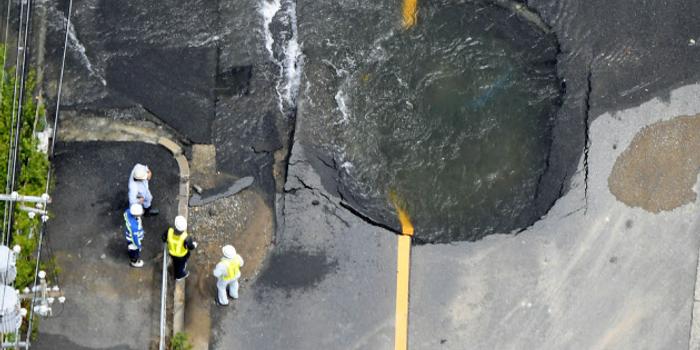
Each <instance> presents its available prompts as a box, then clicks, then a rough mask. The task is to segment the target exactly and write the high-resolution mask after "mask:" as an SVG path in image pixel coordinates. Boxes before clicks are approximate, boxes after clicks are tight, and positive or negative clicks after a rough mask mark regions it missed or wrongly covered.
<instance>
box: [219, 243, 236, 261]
mask: <svg viewBox="0 0 700 350" xmlns="http://www.w3.org/2000/svg"><path fill="white" fill-rule="evenodd" d="M221 252H222V253H224V257H226V258H229V259H233V258H234V257H235V256H236V248H234V247H233V246H232V245H230V244H227V245H225V246H224V247H223V248H221Z"/></svg>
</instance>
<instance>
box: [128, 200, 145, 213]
mask: <svg viewBox="0 0 700 350" xmlns="http://www.w3.org/2000/svg"><path fill="white" fill-rule="evenodd" d="M129 212H130V213H131V215H134V216H141V215H143V206H142V205H141V204H138V203H134V204H132V205H131V206H130V207H129Z"/></svg>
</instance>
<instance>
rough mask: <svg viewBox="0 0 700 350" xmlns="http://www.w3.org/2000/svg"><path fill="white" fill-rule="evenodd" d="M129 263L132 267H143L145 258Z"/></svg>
mask: <svg viewBox="0 0 700 350" xmlns="http://www.w3.org/2000/svg"><path fill="white" fill-rule="evenodd" d="M129 264H131V267H143V260H141V259H139V260H137V261H131V262H129Z"/></svg>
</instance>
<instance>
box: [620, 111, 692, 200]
mask: <svg viewBox="0 0 700 350" xmlns="http://www.w3.org/2000/svg"><path fill="white" fill-rule="evenodd" d="M698 149H700V114H698V115H695V116H680V117H677V118H674V119H672V120H668V121H662V122H658V123H654V124H652V125H649V126H647V127H645V128H644V129H642V130H641V131H640V132H639V133H637V135H635V137H634V139H633V140H632V143H631V144H630V146H629V147H628V148H627V149H626V150H625V151H624V152H622V154H621V155H620V156H619V157H618V158H617V160H616V161H615V165H614V166H613V170H612V172H611V174H610V177H608V187H609V188H610V192H611V193H612V194H613V195H615V197H616V198H617V199H618V200H619V201H621V202H623V203H625V204H627V205H629V206H632V207H641V208H642V209H644V210H647V211H650V212H653V213H658V212H661V211H665V210H672V209H674V208H678V207H680V206H681V205H684V204H688V203H691V202H693V201H695V199H696V197H697V194H696V193H695V192H694V191H693V186H694V185H695V183H696V182H697V175H698V169H699V168H700V152H698Z"/></svg>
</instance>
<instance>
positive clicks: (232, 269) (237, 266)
mask: <svg viewBox="0 0 700 350" xmlns="http://www.w3.org/2000/svg"><path fill="white" fill-rule="evenodd" d="M221 252H222V253H223V254H224V258H223V259H221V261H220V262H219V263H218V264H216V267H215V268H214V277H216V278H217V281H216V289H218V292H219V293H218V300H217V301H218V302H219V305H223V306H226V305H228V298H227V297H226V290H227V289H228V296H230V297H231V298H233V299H238V279H239V278H240V277H241V267H242V266H243V258H241V256H240V255H238V254H236V248H234V247H233V246H232V245H226V246H224V247H223V248H221Z"/></svg>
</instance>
